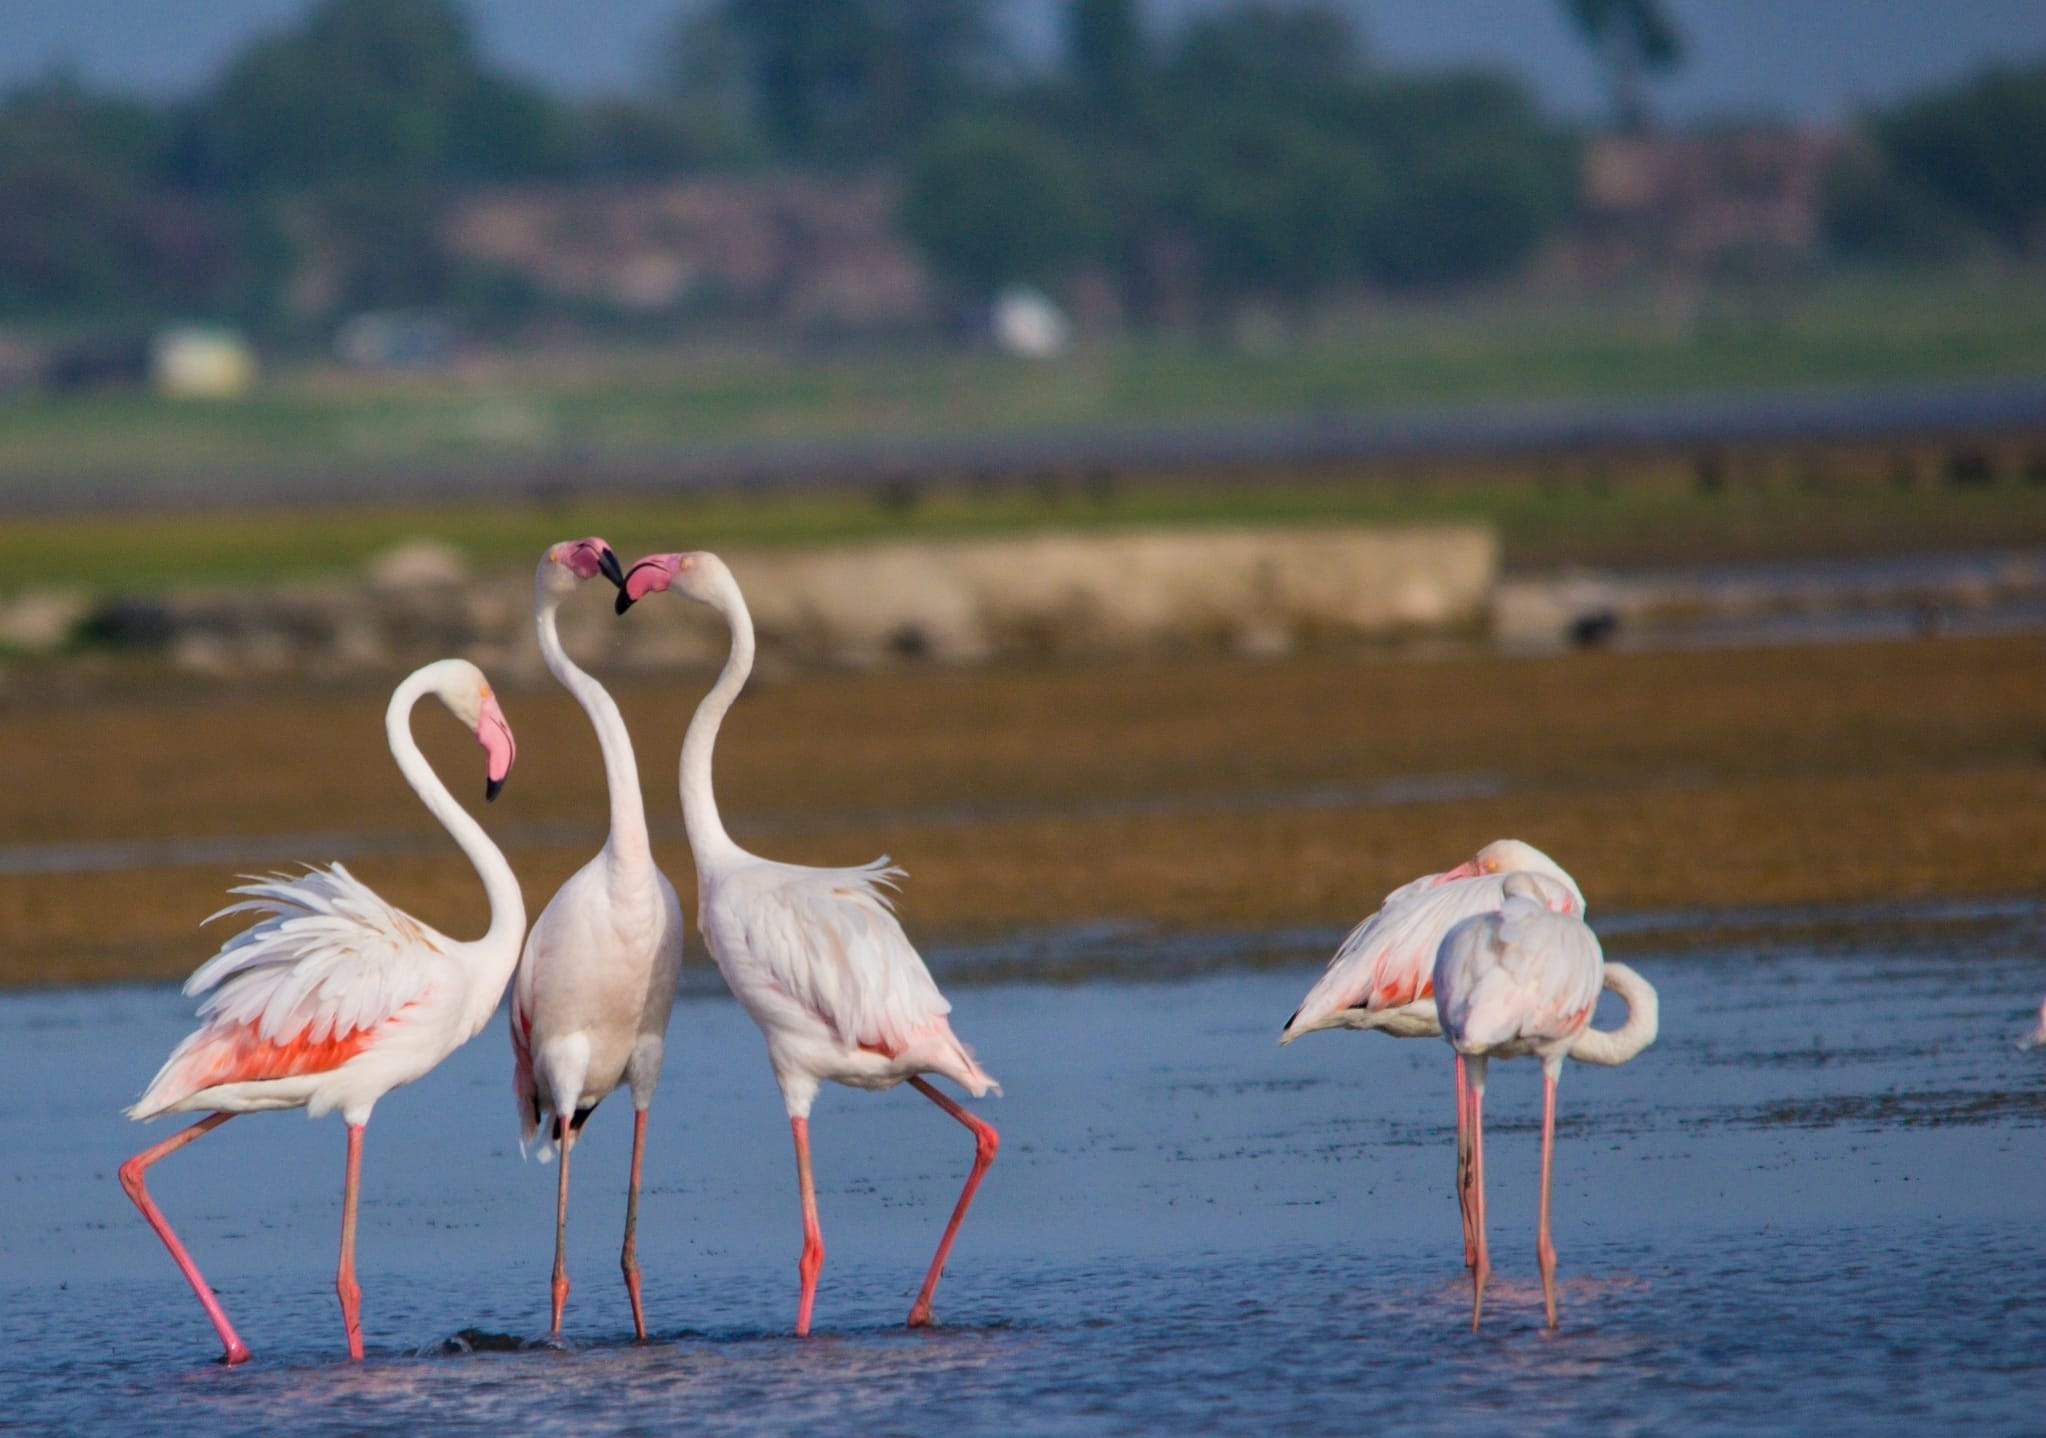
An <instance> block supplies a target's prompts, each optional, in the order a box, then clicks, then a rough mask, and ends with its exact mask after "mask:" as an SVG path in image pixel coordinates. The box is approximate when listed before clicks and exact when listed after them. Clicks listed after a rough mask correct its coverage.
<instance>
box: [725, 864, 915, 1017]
mask: <svg viewBox="0 0 2046 1438" xmlns="http://www.w3.org/2000/svg"><path fill="white" fill-rule="evenodd" d="M902 876H903V874H902V870H900V869H898V868H895V867H893V866H892V865H890V864H889V862H888V860H887V859H886V858H882V859H877V860H876V861H875V862H873V863H871V864H865V865H861V866H859V867H856V868H849V869H812V868H806V867H802V866H799V865H794V864H777V863H773V862H770V861H767V860H762V861H760V862H759V863H758V864H756V865H752V866H749V867H748V868H747V869H745V870H743V871H741V872H739V873H737V874H734V875H732V876H730V878H729V880H728V881H727V882H728V884H729V885H730V889H729V895H730V898H731V900H732V902H731V904H730V906H729V909H728V911H727V912H729V913H731V914H732V915H733V917H734V918H735V920H736V922H737V925H738V929H739V934H740V936H741V940H742V944H743V947H744V950H745V954H746V956H747V959H748V960H749V961H750V962H751V963H753V964H756V965H758V966H760V967H761V968H762V969H764V970H765V973H766V977H767V978H768V979H769V980H770V981H771V982H772V983H773V984H774V985H775V987H777V988H779V989H780V990H782V992H784V993H786V994H787V995H788V996H789V997H790V998H792V999H794V1000H795V1001H796V1002H797V1003H799V1004H801V1005H802V1006H803V1007H805V1008H806V1009H808V1010H809V1011H810V1012H812V1013H814V1014H816V1015H817V1016H818V1017H819V1018H821V1019H822V1020H823V1021H824V1022H825V1023H826V1024H828V1025H829V1026H830V1027H831V1028H832V1030H833V1031H834V1032H835V1033H836V1034H837V1035H838V1037H839V1040H840V1041H841V1042H843V1043H845V1044H847V1045H850V1046H853V1047H862V1046H864V1047H868V1048H877V1049H880V1050H883V1051H884V1052H888V1053H899V1052H901V1051H902V1050H903V1049H904V1048H905V1047H906V1046H907V1045H908V1043H909V1041H910V1039H911V1037H912V1036H913V1035H915V1034H916V1033H917V1032H918V1031H919V1030H922V1029H925V1028H927V1027H928V1026H929V1025H930V1023H931V1022H932V1021H933V1020H935V1019H942V1018H943V1017H944V1016H945V1015H946V1014H948V1013H950V1012H951V1009H952V1006H951V1005H950V1004H949V1003H947V1002H946V1001H945V996H944V995H943V994H941V993H939V992H938V986H937V983H936V982H935V981H934V980H933V979H932V978H931V974H930V970H929V969H927V968H925V967H924V961H923V959H922V958H921V957H920V956H919V955H918V953H917V951H916V949H915V948H914V947H913V946H912V945H911V944H910V942H909V936H908V935H906V934H904V933H903V931H902V924H901V922H900V921H899V920H897V918H896V917H895V911H894V908H893V907H892V905H891V904H890V902H889V898H888V894H887V892H886V889H887V888H892V887H894V885H895V882H896V880H898V879H900V878H901V877H902ZM884 886H885V887H884Z"/></svg>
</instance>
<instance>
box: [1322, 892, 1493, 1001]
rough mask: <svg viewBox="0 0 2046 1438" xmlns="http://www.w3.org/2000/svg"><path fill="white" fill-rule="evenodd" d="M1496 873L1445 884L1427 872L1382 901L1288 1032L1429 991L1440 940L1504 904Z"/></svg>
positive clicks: (1341, 950) (1324, 975) (1337, 954)
mask: <svg viewBox="0 0 2046 1438" xmlns="http://www.w3.org/2000/svg"><path fill="white" fill-rule="evenodd" d="M1504 883H1505V880H1504V878H1503V876H1501V875H1498V874H1486V875H1482V876H1480V877H1477V878H1467V879H1455V880H1451V881H1448V882H1444V881H1443V876H1442V875H1439V874H1429V875H1427V876H1425V877H1423V878H1419V879H1416V880H1414V881H1413V882H1412V883H1410V884H1403V885H1401V886H1400V887H1399V888H1397V889H1394V890H1393V891H1392V892H1391V893H1390V894H1388V895H1386V897H1385V903H1384V904H1383V905H1382V906H1381V907H1380V908H1379V910H1378V912H1377V913H1375V914H1373V915H1372V916H1371V917H1370V918H1368V919H1366V920H1365V921H1364V922H1363V923H1361V924H1359V925H1357V927H1356V928H1354V929H1352V930H1350V932H1349V935H1348V936H1347V937H1346V938H1344V940H1343V942H1342V943H1341V944H1340V945H1338V946H1337V948H1336V952H1335V956H1334V957H1333V958H1331V959H1330V960H1329V962H1328V968H1327V969H1326V970H1324V971H1323V973H1322V976H1321V978H1320V979H1318V980H1316V982H1315V985H1314V987H1313V988H1311V989H1309V990H1308V991H1307V997H1306V998H1304V999H1302V1000H1301V1001H1300V1009H1299V1011H1298V1012H1297V1013H1295V1014H1294V1015H1293V1017H1292V1018H1291V1019H1290V1020H1288V1021H1287V1024H1286V1034H1287V1035H1294V1034H1301V1033H1305V1032H1307V1031H1308V1030H1310V1029H1313V1028H1316V1027H1318V1026H1320V1024H1321V1022H1322V1020H1324V1019H1327V1018H1329V1017H1330V1016H1331V1015H1333V1014H1338V1013H1341V1012H1343V1011H1344V1010H1345V1009H1359V1008H1367V1009H1390V1008H1398V1007H1400V1006H1401V1005H1403V1004H1411V1003H1414V1002H1415V1001H1416V1000H1419V999H1424V998H1427V997H1428V996H1429V995H1430V994H1432V993H1433V992H1434V968H1435V953H1436V950H1437V949H1438V948H1439V947H1440V946H1441V943H1442V936H1443V935H1444V934H1445V933H1447V932H1448V931H1449V929H1450V928H1451V927H1452V926H1453V925H1455V924H1457V923H1458V922H1460V921H1461V920H1464V919H1467V918H1469V917H1470V916H1471V915H1473V914H1482V913H1487V912H1490V911H1491V910H1494V909H1497V908H1498V907H1499V906H1500V905H1501V904H1502V903H1504V902H1505V891H1504Z"/></svg>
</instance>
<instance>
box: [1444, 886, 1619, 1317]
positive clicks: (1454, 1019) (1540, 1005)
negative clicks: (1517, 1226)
mask: <svg viewBox="0 0 2046 1438" xmlns="http://www.w3.org/2000/svg"><path fill="white" fill-rule="evenodd" d="M1504 887H1505V903H1504V904H1503V906H1502V907H1501V908H1500V910H1499V911H1498V912H1497V913H1491V914H1479V915H1476V916H1474V917H1472V918H1469V919H1466V920H1464V921H1463V922H1462V923H1460V924H1458V925H1457V926H1456V927H1455V928H1453V929H1451V930H1450V931H1449V933H1448V934H1447V935H1446V936H1445V937H1444V938H1443V940H1442V950H1441V952H1440V954H1438V955H1437V957H1436V960H1435V975H1434V977H1435V1002H1436V1006H1437V1008H1438V1009H1439V1011H1440V1013H1441V1017H1442V1036H1443V1037H1444V1038H1445V1039H1447V1040H1448V1041H1449V1044H1450V1046H1451V1047H1452V1048H1454V1049H1455V1050H1456V1053H1457V1056H1458V1057H1459V1058H1468V1059H1469V1061H1470V1086H1469V1091H1468V1096H1466V1094H1465V1093H1464V1092H1463V1091H1461V1090H1459V1092H1458V1095H1457V1105H1458V1119H1459V1127H1460V1128H1462V1127H1464V1126H1465V1124H1466V1123H1467V1125H1468V1130H1469V1134H1470V1152H1471V1159H1470V1179H1469V1183H1470V1189H1469V1199H1468V1202H1467V1204H1466V1209H1465V1211H1466V1212H1467V1213H1469V1214H1471V1215H1473V1225H1474V1229H1475V1233H1476V1238H1477V1256H1476V1261H1475V1262H1474V1263H1473V1264H1472V1265H1471V1328H1472V1329H1473V1330H1475V1329H1476V1328H1477V1326H1478V1320H1479V1318H1480V1317H1481V1316H1482V1315H1483V1313H1484V1306H1485V1281H1486V1279H1488V1278H1489V1277H1490V1276H1491V1272H1492V1265H1491V1260H1490V1257H1489V1255H1488V1254H1487V1252H1486V1247H1485V1125H1484V1109H1485V1069H1486V1066H1487V1064H1488V1063H1489V1062H1490V1060H1492V1059H1494V1058H1520V1057H1524V1056H1526V1055H1529V1054H1533V1055H1536V1056H1537V1057H1539V1058H1540V1059H1541V1061H1542V1177H1541V1184H1542V1190H1541V1205H1540V1213H1539V1217H1538V1219H1537V1236H1536V1239H1535V1258H1536V1262H1537V1263H1538V1264H1539V1265H1540V1267H1541V1271H1542V1301H1543V1303H1544V1305H1545V1306H1546V1307H1547V1309H1548V1316H1549V1327H1550V1328H1551V1329H1552V1330H1553V1329H1554V1328H1555V1326H1556V1247H1555V1244H1553V1243H1552V1242H1551V1241H1550V1239H1549V1174H1550V1167H1551V1163H1550V1161H1551V1158H1552V1155H1553V1151H1554V1148H1555V1141H1556V1080H1557V1078H1558V1076H1560V1075H1561V1073H1562V1072H1563V1060H1564V1059H1565V1058H1566V1057H1570V1058H1577V1059H1581V1060H1583V1061H1584V1062H1587V1063H1597V1064H1621V1063H1625V1062H1626V1061H1627V1060H1628V1059H1631V1058H1633V1057H1634V1056H1635V1055H1636V1054H1638V1053H1640V1052H1641V1050H1642V1049H1644V1048H1646V1047H1648V1045H1649V1044H1650V1043H1652V1042H1654V1040H1655V1030H1656V1022H1657V1003H1656V995H1655V990H1654V989H1653V988H1652V987H1650V985H1649V984H1648V982H1647V980H1645V979H1643V978H1641V977H1640V976H1639V975H1638V974H1636V973H1634V971H1633V970H1631V969H1628V968H1626V967H1625V966H1624V965H1621V964H1607V963H1605V962H1604V958H1603V955H1602V954H1601V953H1600V950H1599V943H1598V937H1597V936H1596V935H1595V934H1593V933H1592V931H1591V929H1590V928H1589V927H1588V926H1587V925H1586V924H1585V922H1584V920H1582V919H1581V918H1579V917H1577V915H1576V914H1575V913H1573V912H1572V909H1573V908H1574V904H1573V902H1572V901H1573V898H1574V896H1573V895H1572V894H1571V893H1570V891H1569V890H1567V889H1566V888H1564V886H1563V885H1562V884H1560V883H1558V882H1557V881H1556V880H1555V879H1553V878H1551V877H1549V876H1548V875H1546V874H1534V873H1516V874H1510V875H1508V876H1507V878H1506V882H1505V886H1504ZM1602 985H1603V986H1604V987H1607V988H1611V989H1613V990H1614V991H1615V992H1617V993H1618V994H1619V995H1620V996H1621V997H1622V998H1623V999H1625V1000H1626V1002H1627V1021H1626V1023H1625V1024H1623V1025H1622V1026H1621V1027H1620V1028H1618V1029H1616V1030H1613V1031H1612V1032H1610V1033H1601V1032H1599V1031H1598V1030H1595V1029H1592V1028H1591V1027H1590V1023H1591V1011H1592V1009H1593V1008H1594V1007H1596V1006H1597V1004H1598V992H1599V989H1600V987H1601V986H1602ZM1466 1105H1467V1106H1468V1113H1467V1114H1466V1113H1465V1111H1464V1110H1465V1107H1466Z"/></svg>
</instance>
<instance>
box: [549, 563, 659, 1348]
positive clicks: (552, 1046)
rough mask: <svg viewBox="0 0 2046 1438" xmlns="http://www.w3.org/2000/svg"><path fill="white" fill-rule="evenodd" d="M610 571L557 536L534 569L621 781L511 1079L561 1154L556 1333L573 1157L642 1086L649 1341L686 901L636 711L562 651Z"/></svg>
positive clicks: (554, 940)
mask: <svg viewBox="0 0 2046 1438" xmlns="http://www.w3.org/2000/svg"><path fill="white" fill-rule="evenodd" d="M599 574H602V575H604V576H605V577H606V578H608V579H610V580H611V581H612V582H613V583H614V584H615V583H620V582H622V581H623V579H624V576H623V575H622V574H621V573H620V572H619V569H618V558H617V556H616V555H614V554H613V553H612V552H611V546H610V545H608V544H606V543H604V541H603V540H601V539H597V538H590V539H579V540H575V541H573V542H570V543H563V544H557V545H555V546H554V547H553V548H551V549H549V550H548V551H547V553H546V554H545V555H544V556H543V557H542V558H541V560H540V567H539V571H538V572H537V573H536V574H535V575H534V578H533V610H534V613H533V623H534V626H535V627H536V628H537V629H538V630H539V633H540V653H541V655H542V656H543V657H544V658H545V659H546V661H547V667H548V668H549V669H550V670H552V671H553V672H554V677H555V678H556V679H559V680H560V681H561V684H562V687H563V688H565V689H567V690H568V692H569V693H570V694H573V695H574V696H575V698H576V702H577V703H579V704H581V705H582V706H583V712H584V713H586V714H588V715H589V716H590V723H591V724H592V725H594V726H595V728H596V731H597V747H598V748H599V749H600V750H601V751H602V752H603V755H604V779H605V783H606V785H607V786H608V787H609V790H610V799H611V833H610V837H608V838H607V839H606V840H605V841H604V847H603V848H602V849H601V850H599V851H598V853H597V856H596V857H595V858H593V859H591V860H590V861H589V863H587V864H585V865H583V866H582V868H580V869H578V870H577V871H576V872H575V874H574V875H573V876H572V877H570V879H569V880H568V882H567V883H565V884H563V885H562V886H561V888H560V889H559V890H558V891H556V893H555V895H554V897H553V899H552V900H550V901H549V902H548V905H547V907H546V908H545V909H543V910H541V912H540V917H539V918H538V919H537V920H535V921H534V924H533V932H532V933H531V934H529V935H528V936H527V938H526V949H525V953H524V955H523V956H522V957H521V958H520V960H519V970H518V976H517V978H516V979H514V981H513V983H512V1002H511V1042H512V1056H513V1059H514V1071H513V1079H512V1082H513V1086H514V1089H515V1091H516V1093H517V1097H518V1107H519V1127H520V1140H521V1143H522V1144H530V1143H531V1142H532V1141H533V1139H534V1137H535V1135H536V1134H537V1135H541V1139H540V1142H541V1148H540V1157H541V1159H542V1161H543V1162H544V1161H545V1160H546V1158H547V1157H548V1155H549V1153H550V1152H551V1151H552V1149H553V1148H554V1147H557V1146H558V1147H559V1148H560V1150H561V1173H560V1175H559V1177H558V1179H557V1181H556V1187H555V1200H554V1279H553V1295H552V1314H553V1327H552V1332H553V1333H555V1334H556V1335H559V1334H560V1332H561V1310H562V1305H563V1304H565V1303H566V1302H567V1301H568V1258H567V1239H568V1154H569V1150H570V1148H571V1147H572V1146H573V1145H574V1143H575V1139H576V1135H577V1134H579V1133H580V1132H581V1131H582V1126H583V1124H584V1122H585V1121H586V1120H588V1118H589V1116H590V1113H591V1111H592V1110H594V1109H595V1108H596V1106H597V1105H598V1104H599V1103H600V1102H601V1101H602V1100H603V1098H604V1096H605V1095H606V1094H608V1093H610V1092H611V1091H612V1090H613V1089H615V1088H617V1087H618V1085H619V1084H621V1083H630V1084H631V1086H632V1109H633V1114H632V1167H631V1171H630V1177H629V1178H628V1180H627V1186H626V1191H625V1245H624V1248H623V1250H622V1251H621V1252H620V1254H619V1259H618V1263H619V1267H620V1268H621V1269H622V1270H623V1271H624V1273H625V1292H626V1295H627V1297H629V1298H630V1299H631V1301H632V1328H633V1332H634V1333H635V1334H637V1335H638V1336H639V1337H640V1338H641V1339H644V1338H645V1337H646V1312H645V1309H644V1308H643V1307H642V1305H641V1303H640V1296H639V1259H638V1255H637V1252H636V1249H637V1235H638V1231H639V1175H640V1165H641V1159H642V1157H643V1155H644V1153H645V1151H646V1114H647V1105H648V1104H650V1103H652V1102H653V1098H654V1084H655V1082H656V1080H658V1079H659V1078H660V1074H661V1053H662V1045H663V1040H664V1038H665V1036H666V1034H667V1031H668V1010H669V1009H670V1008H672V1007H673V1006H674V1003H675V981H676V979H677V978H678V977H679V976H680V974H681V971H682V906H681V904H680V903H679V902H678V901H677V900H676V898H675V886H674V885H673V884H670V883H669V882H668V879H667V876H666V875H664V874H663V873H661V871H660V870H659V869H657V868H656V867H654V859H653V850H652V848H651V847H650V846H649V844H648V841H647V830H646V803H645V800H644V799H643V798H642V796H641V794H640V790H639V766H638V765H637V764H635V763H634V762H633V757H632V738H631V736H630V735H629V734H627V733H626V732H625V720H624V719H623V718H622V717H621V716H620V715H619V713H618V705H617V704H616V703H615V702H613V700H612V698H611V696H610V695H609V694H607V693H606V692H605V691H604V686H603V685H601V684H599V683H598V682H597V681H596V680H594V679H592V678H591V677H590V676H589V675H588V674H585V673H584V672H583V671H582V670H581V669H579V668H577V667H576V665H575V664H574V662H573V661H572V660H570V659H569V657H568V654H567V652H566V651H565V650H564V649H563V648H562V647H561V635H560V632H559V629H558V627H557V625H556V623H555V611H556V610H558V609H559V608H560V607H561V601H562V600H563V599H564V598H565V597H567V596H568V595H569V594H572V593H573V592H574V591H575V587H576V585H577V584H579V583H581V582H582V581H583V580H585V579H591V578H594V577H595V576H597V575H599Z"/></svg>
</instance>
